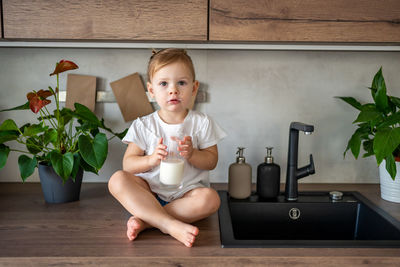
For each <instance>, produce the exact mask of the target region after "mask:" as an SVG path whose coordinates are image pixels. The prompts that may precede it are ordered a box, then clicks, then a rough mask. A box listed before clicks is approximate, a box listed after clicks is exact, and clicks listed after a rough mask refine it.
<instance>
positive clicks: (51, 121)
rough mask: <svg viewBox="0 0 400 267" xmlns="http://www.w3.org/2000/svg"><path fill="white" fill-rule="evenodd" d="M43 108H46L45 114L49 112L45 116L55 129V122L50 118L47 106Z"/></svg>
mask: <svg viewBox="0 0 400 267" xmlns="http://www.w3.org/2000/svg"><path fill="white" fill-rule="evenodd" d="M44 108H45V110H46V112H47V114H49V115H48V116H47V117H48V120H49V122H50V123H51V126H53V127H54V129H56V128H57V127H56V125H55V123H54V121H53V119H52V118H51V114H50V111H49V110H48V109H47V107H46V106H44Z"/></svg>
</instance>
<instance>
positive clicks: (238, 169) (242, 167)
mask: <svg viewBox="0 0 400 267" xmlns="http://www.w3.org/2000/svg"><path fill="white" fill-rule="evenodd" d="M243 150H244V147H238V151H237V152H236V154H238V155H239V156H238V157H236V163H232V164H231V165H230V166H229V179H228V192H229V196H231V197H233V198H238V199H244V198H248V197H249V196H250V195H251V166H250V165H249V164H247V163H246V159H245V157H244V156H243Z"/></svg>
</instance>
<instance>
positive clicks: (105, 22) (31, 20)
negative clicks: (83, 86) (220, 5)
mask: <svg viewBox="0 0 400 267" xmlns="http://www.w3.org/2000/svg"><path fill="white" fill-rule="evenodd" d="M3 7H4V10H3V11H4V12H3V14H4V35H5V36H4V37H5V38H21V39H73V40H77V39H81V40H91V39H95V40H98V39H104V40H207V8H208V6H207V0H190V1H181V0H145V1H143V0H107V1H98V0H84V1H82V0H52V1H48V0H3Z"/></svg>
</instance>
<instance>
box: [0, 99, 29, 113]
mask: <svg viewBox="0 0 400 267" xmlns="http://www.w3.org/2000/svg"><path fill="white" fill-rule="evenodd" d="M24 109H29V101H28V102H26V103H25V104H23V105H21V106H18V107H14V108H8V109H3V110H0V112H3V111H11V110H24Z"/></svg>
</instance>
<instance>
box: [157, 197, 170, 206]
mask: <svg viewBox="0 0 400 267" xmlns="http://www.w3.org/2000/svg"><path fill="white" fill-rule="evenodd" d="M156 199H157V200H158V202H160V204H161V206H163V207H164V206H165V205H167V204H168V203H169V202H167V201H165V200H162V199H161V198H160V197H159V196H158V195H156Z"/></svg>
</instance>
